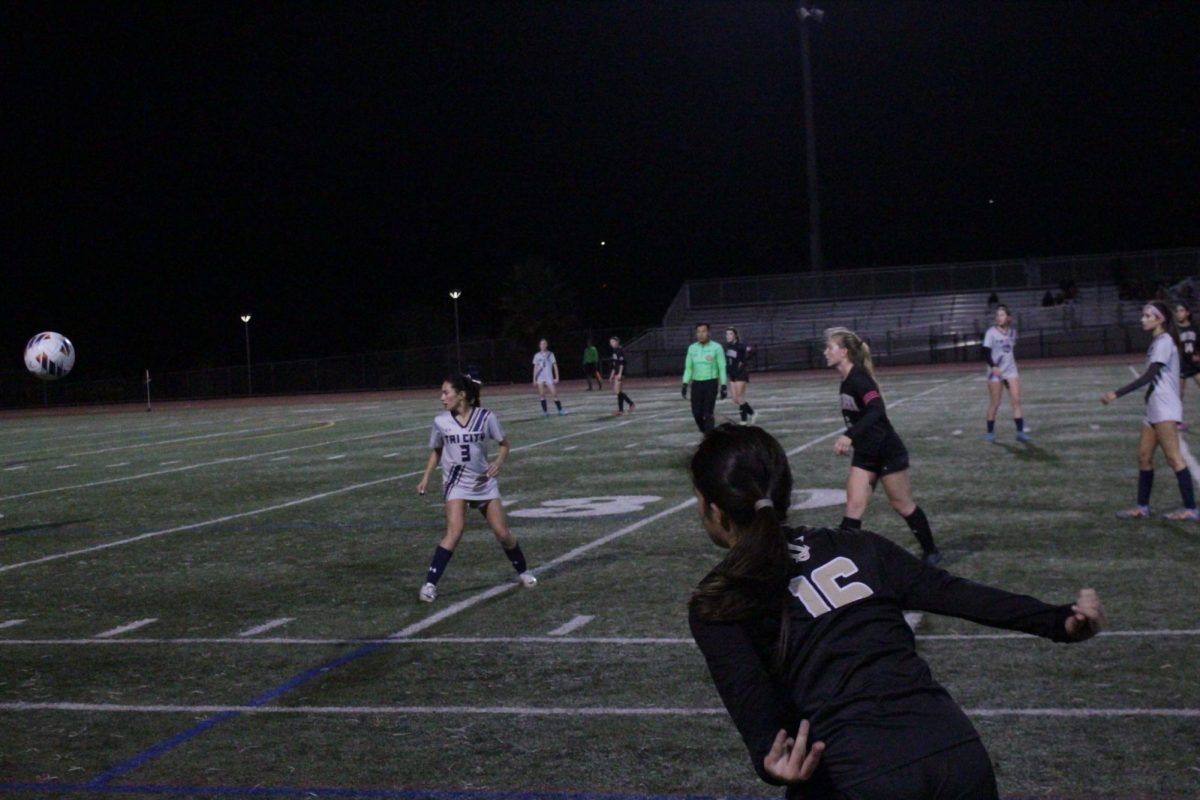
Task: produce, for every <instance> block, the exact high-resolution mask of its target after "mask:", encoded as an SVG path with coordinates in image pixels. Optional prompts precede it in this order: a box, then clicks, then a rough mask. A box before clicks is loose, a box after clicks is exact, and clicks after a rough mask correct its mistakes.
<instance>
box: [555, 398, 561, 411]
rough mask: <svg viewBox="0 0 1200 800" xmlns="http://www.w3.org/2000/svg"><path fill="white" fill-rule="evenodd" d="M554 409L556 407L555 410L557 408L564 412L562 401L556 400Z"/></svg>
mask: <svg viewBox="0 0 1200 800" xmlns="http://www.w3.org/2000/svg"><path fill="white" fill-rule="evenodd" d="M554 407H555V408H557V409H558V410H559V411H562V401H560V400H555V401H554Z"/></svg>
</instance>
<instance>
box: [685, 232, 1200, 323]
mask: <svg viewBox="0 0 1200 800" xmlns="http://www.w3.org/2000/svg"><path fill="white" fill-rule="evenodd" d="M1197 274H1200V248H1183V249H1175V250H1148V251H1138V252H1129V253H1104V254H1097V255H1077V256H1061V257H1053V258H1033V257H1031V258H1025V259H1013V260H1006V261H981V262H972V263H958V264H924V265H916V266H905V267H885V268H881V269H848V270H841V271H837V272H822V273H791V274H786V275H757V276H747V277H738V278H715V279H710V280H694V281H687V282H686V283H684V284H683V286H681V287H680V289H679V292H678V293H676V295H675V298H674V300H672V301H671V305H670V306H669V307H668V308H667V311H666V313H665V314H664V315H663V327H671V326H673V325H680V324H683V323H684V322H685V321H686V320H687V318H688V314H689V313H690V312H693V311H695V310H697V309H706V308H719V307H725V308H728V307H736V306H749V305H772V304H778V303H796V302H803V301H813V300H837V299H843V298H852V299H864V298H872V297H894V296H904V295H921V294H933V293H941V292H967V291H989V290H992V289H997V290H999V289H1006V288H1008V289H1012V288H1019V287H1044V286H1056V285H1058V284H1060V283H1062V282H1064V281H1073V282H1074V283H1076V284H1077V285H1079V286H1089V285H1096V284H1110V285H1116V286H1122V285H1131V286H1135V287H1137V288H1135V289H1134V290H1133V291H1134V293H1135V294H1140V295H1148V294H1150V293H1151V291H1152V289H1153V288H1154V287H1153V284H1156V283H1158V282H1162V281H1167V282H1174V281H1176V280H1178V279H1179V278H1182V277H1185V276H1188V275H1197ZM1147 283H1149V284H1150V286H1149V287H1148V288H1149V289H1150V290H1151V291H1146V290H1144V289H1142V286H1144V285H1146V284H1147Z"/></svg>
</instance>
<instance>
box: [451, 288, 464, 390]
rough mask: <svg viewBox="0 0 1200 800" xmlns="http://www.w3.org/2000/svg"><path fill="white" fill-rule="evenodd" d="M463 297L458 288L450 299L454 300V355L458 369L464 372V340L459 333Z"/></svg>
mask: <svg viewBox="0 0 1200 800" xmlns="http://www.w3.org/2000/svg"><path fill="white" fill-rule="evenodd" d="M460 297H462V292H460V291H459V290H458V289H455V290H454V291H452V292H450V299H451V300H453V301H454V357H455V359H456V363H457V364H458V371H459V372H462V340H461V339H460V338H459V335H458V298H460Z"/></svg>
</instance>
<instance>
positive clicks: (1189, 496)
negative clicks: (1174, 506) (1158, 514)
mask: <svg viewBox="0 0 1200 800" xmlns="http://www.w3.org/2000/svg"><path fill="white" fill-rule="evenodd" d="M1175 479H1176V480H1177V481H1179V496H1180V497H1182V498H1183V507H1184V508H1186V509H1188V510H1191V509H1193V508H1195V507H1196V488H1195V486H1193V485H1192V471H1191V470H1190V469H1188V468H1187V467H1184V468H1183V469H1181V470H1179V472H1176V473H1175Z"/></svg>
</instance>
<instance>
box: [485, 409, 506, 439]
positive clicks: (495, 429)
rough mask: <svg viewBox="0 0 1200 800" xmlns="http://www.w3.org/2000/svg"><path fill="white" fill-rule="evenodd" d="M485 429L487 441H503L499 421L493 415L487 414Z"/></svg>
mask: <svg viewBox="0 0 1200 800" xmlns="http://www.w3.org/2000/svg"><path fill="white" fill-rule="evenodd" d="M486 429H487V435H488V438H489V439H492V440H494V441H497V442H503V441H504V429H503V428H501V427H500V420H499V419H498V418H497V417H496V415H495V414H488V418H487V426H486Z"/></svg>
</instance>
